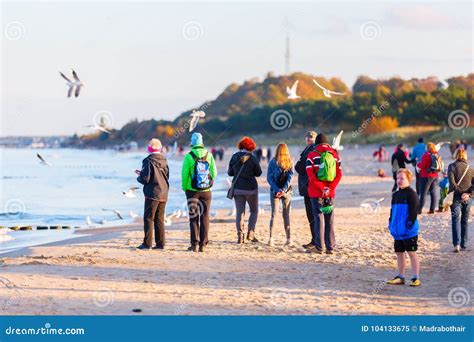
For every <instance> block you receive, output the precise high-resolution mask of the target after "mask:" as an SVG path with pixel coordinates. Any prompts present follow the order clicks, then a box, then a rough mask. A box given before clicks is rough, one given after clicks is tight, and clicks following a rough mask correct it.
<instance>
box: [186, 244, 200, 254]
mask: <svg viewBox="0 0 474 342" xmlns="http://www.w3.org/2000/svg"><path fill="white" fill-rule="evenodd" d="M188 251H190V252H191V251H192V252H198V251H199V246H198V245H194V246H189V247H188Z"/></svg>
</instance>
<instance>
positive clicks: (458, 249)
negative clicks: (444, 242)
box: [453, 245, 461, 253]
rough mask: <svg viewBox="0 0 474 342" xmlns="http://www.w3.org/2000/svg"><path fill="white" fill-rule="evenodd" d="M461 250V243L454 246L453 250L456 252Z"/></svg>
mask: <svg viewBox="0 0 474 342" xmlns="http://www.w3.org/2000/svg"><path fill="white" fill-rule="evenodd" d="M460 251H461V248H460V247H459V245H457V246H454V250H453V252H454V253H459V252H460Z"/></svg>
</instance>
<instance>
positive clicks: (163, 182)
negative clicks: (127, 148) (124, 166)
mask: <svg viewBox="0 0 474 342" xmlns="http://www.w3.org/2000/svg"><path fill="white" fill-rule="evenodd" d="M161 149H162V146H161V142H160V140H158V139H151V140H150V143H149V145H148V152H150V154H149V155H148V156H147V157H146V158H145V159H143V162H142V169H141V170H136V171H135V172H136V173H137V175H138V178H137V181H138V182H139V183H140V184H143V194H144V195H145V210H144V214H143V222H144V231H145V237H144V239H143V243H142V244H141V245H140V246H138V249H151V246H152V243H153V233H154V235H155V244H156V245H155V247H153V249H164V247H165V208H166V201H167V200H168V191H169V177H170V173H169V168H168V162H167V161H166V157H165V156H164V155H163V154H161Z"/></svg>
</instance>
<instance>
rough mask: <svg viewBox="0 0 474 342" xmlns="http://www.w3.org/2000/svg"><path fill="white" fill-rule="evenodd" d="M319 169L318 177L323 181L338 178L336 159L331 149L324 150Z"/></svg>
mask: <svg viewBox="0 0 474 342" xmlns="http://www.w3.org/2000/svg"><path fill="white" fill-rule="evenodd" d="M320 158H321V159H320V161H321V162H320V164H319V170H318V175H317V176H318V179H319V180H321V181H326V182H332V181H333V180H334V178H336V159H335V158H334V156H333V155H332V153H331V152H329V151H324V152H323V153H321V156H320Z"/></svg>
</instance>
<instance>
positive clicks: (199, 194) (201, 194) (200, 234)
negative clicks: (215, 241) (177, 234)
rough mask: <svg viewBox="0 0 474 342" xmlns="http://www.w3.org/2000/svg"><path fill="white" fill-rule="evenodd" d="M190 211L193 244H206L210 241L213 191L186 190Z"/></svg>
mask: <svg viewBox="0 0 474 342" xmlns="http://www.w3.org/2000/svg"><path fill="white" fill-rule="evenodd" d="M186 198H187V201H188V211H189V229H190V230H191V246H195V245H200V246H205V245H207V243H208V242H209V239H208V233H209V210H210V208H211V199H212V193H211V192H210V191H191V190H186Z"/></svg>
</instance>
